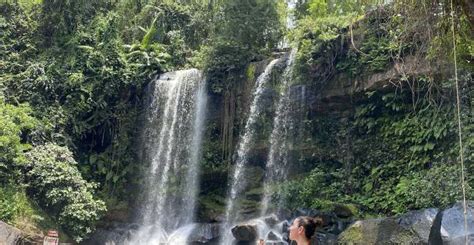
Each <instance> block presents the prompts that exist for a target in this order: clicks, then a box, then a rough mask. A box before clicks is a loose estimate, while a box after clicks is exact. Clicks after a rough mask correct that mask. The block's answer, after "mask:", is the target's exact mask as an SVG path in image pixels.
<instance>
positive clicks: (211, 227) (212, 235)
mask: <svg viewBox="0 0 474 245" xmlns="http://www.w3.org/2000/svg"><path fill="white" fill-rule="evenodd" d="M218 237H219V224H217V223H201V224H196V227H195V228H194V230H193V231H192V233H191V234H190V235H189V237H188V242H189V243H191V244H207V243H209V242H212V241H217V240H218Z"/></svg>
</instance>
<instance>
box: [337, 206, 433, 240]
mask: <svg viewBox="0 0 474 245" xmlns="http://www.w3.org/2000/svg"><path fill="white" fill-rule="evenodd" d="M437 213H438V210H437V209H424V210H419V211H412V212H409V213H407V214H404V215H402V216H400V217H388V218H380V219H368V220H361V221H356V222H355V223H353V224H352V225H351V226H350V227H349V228H347V229H346V230H345V231H343V232H342V233H341V234H340V235H339V237H338V241H339V242H340V243H356V244H357V243H361V244H393V243H395V244H427V243H428V237H429V230H430V227H431V226H432V224H433V221H434V219H435V217H436V214H437Z"/></svg>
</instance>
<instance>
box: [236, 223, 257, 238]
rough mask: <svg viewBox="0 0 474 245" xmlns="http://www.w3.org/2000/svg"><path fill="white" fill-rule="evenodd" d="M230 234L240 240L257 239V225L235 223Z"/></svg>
mask: <svg viewBox="0 0 474 245" xmlns="http://www.w3.org/2000/svg"><path fill="white" fill-rule="evenodd" d="M232 235H233V236H234V238H235V240H237V241H239V242H240V241H242V242H252V241H256V240H257V236H258V233H257V227H256V225H250V224H242V225H236V226H234V227H233V228H232Z"/></svg>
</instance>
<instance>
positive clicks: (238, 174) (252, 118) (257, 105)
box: [221, 59, 279, 244]
mask: <svg viewBox="0 0 474 245" xmlns="http://www.w3.org/2000/svg"><path fill="white" fill-rule="evenodd" d="M278 61H279V59H275V60H273V61H272V62H270V64H269V65H268V66H267V67H266V68H265V71H264V72H263V73H262V74H261V75H260V76H259V77H258V78H257V81H256V83H255V89H254V93H253V101H252V104H251V106H250V112H249V116H248V119H247V122H246V124H245V128H244V133H243V134H242V136H241V138H240V140H239V144H238V147H237V153H236V162H235V166H234V169H233V174H232V179H231V182H230V183H231V185H230V191H229V193H228V197H227V200H226V202H227V204H226V211H225V222H224V223H223V225H222V228H221V231H222V240H221V244H231V243H232V242H231V241H232V235H231V234H230V226H231V225H233V223H235V222H236V221H238V219H239V214H238V211H239V207H238V206H239V205H238V203H237V199H238V198H240V197H241V194H242V192H243V191H244V190H245V188H246V184H247V183H246V181H245V178H244V176H243V170H244V168H245V166H246V165H247V162H248V159H247V158H248V155H249V151H250V149H251V147H252V143H253V141H254V140H255V134H256V127H255V124H256V123H257V118H258V116H259V115H260V113H261V112H262V109H263V108H262V106H261V104H262V103H261V100H262V93H263V89H264V87H265V84H266V83H267V81H268V80H269V79H270V74H271V71H272V69H273V67H274V66H275V64H277V62H278Z"/></svg>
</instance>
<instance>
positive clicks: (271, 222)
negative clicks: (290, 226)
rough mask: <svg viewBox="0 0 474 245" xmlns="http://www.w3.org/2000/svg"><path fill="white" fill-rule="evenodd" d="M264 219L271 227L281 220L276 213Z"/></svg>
mask: <svg viewBox="0 0 474 245" xmlns="http://www.w3.org/2000/svg"><path fill="white" fill-rule="evenodd" d="M263 221H264V222H265V223H266V224H267V225H269V226H270V227H273V226H274V225H276V224H278V223H279V222H280V221H279V220H278V217H277V216H276V215H274V214H271V215H269V216H267V217H265V218H264V219H263Z"/></svg>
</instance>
